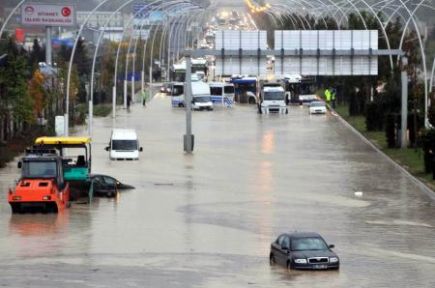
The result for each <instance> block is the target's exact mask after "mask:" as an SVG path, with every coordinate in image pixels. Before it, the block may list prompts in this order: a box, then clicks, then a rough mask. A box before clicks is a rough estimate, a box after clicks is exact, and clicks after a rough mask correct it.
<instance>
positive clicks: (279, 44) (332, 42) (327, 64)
mask: <svg viewBox="0 0 435 288" xmlns="http://www.w3.org/2000/svg"><path fill="white" fill-rule="evenodd" d="M281 49H283V50H287V51H301V53H302V54H301V56H298V55H292V56H285V57H283V58H281V57H279V56H278V57H277V58H276V61H275V72H276V73H278V74H280V73H281V74H283V75H284V74H295V73H296V74H302V75H305V76H306V75H326V76H351V75H353V76H356V75H377V74H378V57H377V56H376V55H368V54H366V55H358V53H357V52H358V51H365V52H367V51H369V50H371V51H376V50H378V31H377V30H310V31H302V30H288V31H282V30H276V31H275V51H277V52H279V51H281ZM321 51H322V52H321ZM323 51H326V52H330V54H331V53H339V52H347V53H348V55H343V54H342V55H339V56H335V55H333V54H332V55H324V54H322V53H323ZM304 53H305V55H303V54H304Z"/></svg>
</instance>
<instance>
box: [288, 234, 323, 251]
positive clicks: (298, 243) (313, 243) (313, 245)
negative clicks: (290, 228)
mask: <svg viewBox="0 0 435 288" xmlns="http://www.w3.org/2000/svg"><path fill="white" fill-rule="evenodd" d="M327 249H328V247H327V246H326V243H325V241H323V239H321V238H317V237H312V238H299V239H293V240H292V250H293V251H305V250H327Z"/></svg>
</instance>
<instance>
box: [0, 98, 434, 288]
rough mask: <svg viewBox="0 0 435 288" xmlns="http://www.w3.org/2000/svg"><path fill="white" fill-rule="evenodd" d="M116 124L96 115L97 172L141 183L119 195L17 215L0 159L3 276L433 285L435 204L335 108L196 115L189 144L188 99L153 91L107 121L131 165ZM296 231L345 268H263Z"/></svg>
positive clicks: (145, 283)
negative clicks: (135, 151)
mask: <svg viewBox="0 0 435 288" xmlns="http://www.w3.org/2000/svg"><path fill="white" fill-rule="evenodd" d="M112 125H113V121H112V119H111V118H110V117H109V118H96V119H95V126H94V135H93V139H94V140H93V171H94V172H95V173H105V174H109V175H112V176H114V177H116V178H118V179H119V180H121V181H122V182H125V183H128V184H131V185H134V186H135V187H136V189H135V190H131V191H126V192H123V193H120V194H119V195H118V197H116V198H114V199H106V198H101V199H96V200H95V201H94V202H93V203H92V204H91V205H83V204H73V206H72V208H71V209H69V210H67V211H66V212H64V213H61V214H59V215H43V214H24V215H12V214H11V211H10V208H9V205H8V204H7V201H6V193H7V189H8V188H9V187H12V186H13V184H14V181H15V179H17V178H18V177H19V170H18V169H17V168H16V162H14V163H10V165H8V167H6V168H4V169H1V170H0V191H2V193H1V194H0V287H435V272H434V271H435V228H434V227H435V205H434V202H433V201H431V199H430V198H429V197H428V196H427V195H426V194H425V193H423V192H422V190H421V189H420V188H419V187H418V186H417V185H416V184H415V182H413V181H412V180H411V179H410V178H409V177H408V176H407V175H406V174H405V173H403V172H402V171H401V170H400V169H398V168H397V167H395V166H394V165H392V164H391V163H390V162H389V161H387V160H385V159H384V158H383V157H381V156H380V154H379V153H378V152H376V151H375V150H373V149H372V148H371V147H370V146H368V145H367V144H365V143H364V142H363V141H361V139H360V138H359V137H358V136H357V135H356V134H354V133H353V132H352V131H350V130H349V129H348V128H347V127H346V126H345V125H343V123H341V122H340V121H339V120H338V119H337V118H336V117H335V116H333V115H330V114H328V115H326V116H321V115H317V116H310V115H308V110H307V109H306V108H302V107H291V108H290V110H289V114H288V115H270V116H268V115H258V114H257V113H256V109H255V107H254V106H248V105H246V106H245V105H239V106H236V107H234V108H232V109H223V108H220V107H218V108H216V109H215V111H213V112H194V113H193V131H194V134H195V137H196V139H195V151H194V154H193V155H185V154H184V153H183V143H182V136H183V134H184V130H185V114H184V110H182V109H173V108H171V107H170V100H169V97H166V96H164V95H161V94H158V95H157V96H156V97H155V98H154V100H153V101H152V102H151V103H149V104H148V106H147V107H146V108H144V107H142V106H141V105H140V104H135V105H134V106H133V107H132V108H131V111H130V112H127V111H125V110H122V109H121V110H119V113H118V117H117V119H116V121H115V126H116V127H118V128H135V129H136V130H137V132H138V135H139V138H140V141H141V146H143V148H144V151H143V152H142V154H141V158H140V160H139V161H135V162H113V161H110V160H109V158H108V152H106V151H104V147H105V146H106V145H107V143H108V141H109V138H110V132H111V128H112ZM355 192H362V197H357V196H355ZM290 231H315V232H319V233H320V234H322V235H323V236H324V238H325V239H326V240H327V242H328V243H330V244H335V246H336V248H335V249H334V251H335V252H336V253H337V254H338V255H339V256H340V258H341V269H340V271H338V272H336V271H319V272H310V271H308V272H291V273H289V272H287V271H286V270H285V269H283V268H279V267H270V266H269V263H268V255H269V248H270V243H271V242H272V241H273V240H275V238H276V237H277V236H278V235H279V234H280V233H282V232H290Z"/></svg>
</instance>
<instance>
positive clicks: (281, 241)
mask: <svg viewBox="0 0 435 288" xmlns="http://www.w3.org/2000/svg"><path fill="white" fill-rule="evenodd" d="M284 238H285V235H281V236H279V237H278V239H276V244H278V245H279V246H280V247H282V244H283V241H284Z"/></svg>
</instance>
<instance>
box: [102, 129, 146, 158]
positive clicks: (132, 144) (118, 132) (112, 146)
mask: <svg viewBox="0 0 435 288" xmlns="http://www.w3.org/2000/svg"><path fill="white" fill-rule="evenodd" d="M106 151H109V157H110V160H139V152H142V151H143V149H142V147H140V146H139V140H138V137H137V134H136V131H135V130H133V129H113V130H112V136H111V137H110V142H109V146H107V147H106Z"/></svg>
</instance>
